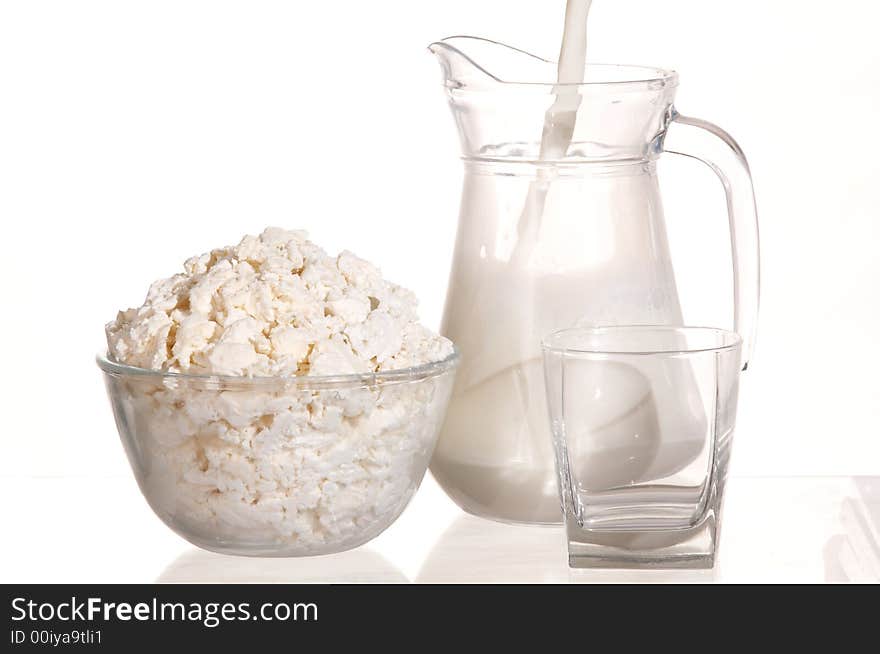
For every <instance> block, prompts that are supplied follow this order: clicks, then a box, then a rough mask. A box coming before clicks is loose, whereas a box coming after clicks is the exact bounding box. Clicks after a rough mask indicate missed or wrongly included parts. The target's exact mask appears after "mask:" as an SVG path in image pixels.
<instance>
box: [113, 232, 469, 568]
mask: <svg viewBox="0 0 880 654" xmlns="http://www.w3.org/2000/svg"><path fill="white" fill-rule="evenodd" d="M106 332H107V342H108V347H109V355H110V358H111V359H113V360H115V361H117V362H119V363H123V364H127V365H131V366H137V367H140V368H148V369H152V370H158V371H168V372H180V373H186V374H192V375H222V376H234V377H241V378H242V384H240V385H236V383H235V382H234V381H233V382H231V383H230V382H229V381H228V380H227V381H225V382H223V383H222V384H220V385H219V386H218V385H217V384H216V383H213V384H212V383H211V382H210V381H205V380H197V381H189V380H187V379H185V378H184V379H181V378H175V377H169V378H161V377H149V376H148V377H126V378H125V379H124V381H119V382H114V383H118V384H119V386H120V389H119V390H118V392H119V393H120V395H121V396H122V401H123V405H124V409H123V412H124V414H125V416H126V424H127V426H128V429H129V430H131V431H132V432H133V433H134V440H135V441H136V443H137V447H136V448H134V449H135V450H136V451H134V452H132V451H130V452H129V456H130V457H132V459H133V462H135V459H137V465H136V466H135V468H136V469H135V472H136V474H138V476H139V481H140V483H141V486H142V488H143V489H144V492H145V494H146V496H147V498H148V499H149V500H150V502H151V504H152V505H153V508H154V509H155V510H156V511H157V512H158V513H159V514H160V516H162V517H163V519H165V520H166V522H169V524H171V525H172V526H174V527H176V528H178V529H179V530H180V531H182V532H184V533H186V534H189V535H191V536H194V537H195V538H196V540H201V541H204V542H208V541H219V540H222V541H223V542H224V543H227V544H231V545H232V546H233V548H238V549H243V550H247V549H249V548H252V549H255V550H256V549H259V547H261V546H264V545H265V544H267V543H270V542H271V543H277V544H280V545H281V546H282V547H283V546H289V547H290V548H291V551H294V550H295V551H297V552H308V551H312V550H313V551H318V552H320V551H324V550H326V549H327V548H328V547H329V548H337V549H338V548H344V547H349V546H353V545H355V544H358V543H359V542H363V541H364V540H366V539H368V538H369V537H372V536H374V535H375V533H373V532H376V533H378V531H381V529H382V528H383V527H384V526H387V522H389V521H390V520H393V518H394V517H396V515H397V514H398V513H399V512H400V511H401V510H402V509H403V507H404V506H405V504H406V502H407V501H408V500H409V498H410V496H411V495H412V493H413V492H414V491H415V488H416V487H417V486H418V483H419V482H420V480H421V477H422V474H423V472H424V468H425V465H426V464H427V461H428V459H429V458H430V456H431V451H432V448H433V444H434V438H435V436H436V430H437V428H438V427H439V422H440V421H441V420H442V417H443V412H444V410H445V406H446V401H447V399H448V395H449V391H450V388H449V387H450V386H451V379H450V380H449V381H447V379H448V378H449V377H450V376H449V375H446V376H443V377H437V378H433V379H427V380H422V381H420V382H418V383H412V382H410V383H400V384H387V385H379V386H372V387H359V386H351V387H347V388H342V389H338V388H336V389H321V388H318V389H314V390H310V389H305V390H304V389H303V388H302V387H296V386H295V383H296V382H297V381H299V382H305V381H308V379H303V378H308V377H315V376H327V375H345V374H350V373H370V372H379V371H387V370H398V369H401V368H407V367H411V366H418V365H422V364H426V363H431V362H435V361H440V360H444V359H447V358H448V357H450V356H451V355H452V353H453V347H452V343H451V342H450V341H449V340H447V339H445V338H443V337H441V336H439V335H437V334H435V333H433V332H432V331H430V330H429V329H427V328H425V327H424V326H422V325H421V324H419V323H418V322H417V316H416V300H415V297H414V295H413V294H412V293H411V292H410V291H407V290H405V289H403V288H401V287H400V286H397V285H395V284H393V283H391V282H388V281H386V280H384V279H382V276H381V274H380V272H379V270H378V268H376V267H375V266H373V265H372V264H370V263H368V262H366V261H364V260H362V259H359V258H358V257H356V256H355V255H354V254H352V253H350V252H343V253H341V254H340V255H339V256H336V257H332V256H330V255H328V254H327V253H325V252H324V251H323V250H322V249H321V248H319V247H318V246H316V245H315V244H314V243H312V242H310V241H309V240H307V237H306V234H305V233H303V232H298V231H284V230H281V229H277V228H269V229H266V230H265V231H264V232H263V233H262V234H260V235H259V236H246V237H245V238H244V239H242V241H241V242H240V243H239V244H238V245H237V246H235V247H226V248H220V249H216V250H213V251H211V252H210V253H208V254H203V255H201V256H198V257H193V258H191V259H189V260H187V261H186V263H185V264H184V272H183V273H180V274H177V275H174V276H173V277H170V278H168V279H164V280H161V281H158V282H156V283H154V284H153V285H152V286H151V287H150V290H149V293H148V294H147V299H146V301H145V302H144V304H143V305H142V306H141V307H139V308H136V309H129V310H128V311H122V312H120V313H119V315H118V316H117V318H116V320H115V321H113V322H111V323H109V324H108V325H107V327H106ZM251 377H276V378H288V379H290V380H291V385H290V386H289V387H288V388H284V387H283V386H284V385H283V384H282V385H278V384H274V383H271V382H270V383H269V384H265V383H264V382H263V380H256V382H255V383H252V384H248V382H247V380H248V378H251ZM389 516H390V517H389Z"/></svg>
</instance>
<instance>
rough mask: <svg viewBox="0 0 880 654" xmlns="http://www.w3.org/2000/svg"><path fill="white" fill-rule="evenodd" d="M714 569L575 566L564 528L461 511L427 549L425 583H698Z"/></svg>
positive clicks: (711, 577) (711, 576) (711, 575)
mask: <svg viewBox="0 0 880 654" xmlns="http://www.w3.org/2000/svg"><path fill="white" fill-rule="evenodd" d="M716 576H717V568H716V569H715V570H571V569H569V567H568V552H567V549H566V543H565V533H564V531H563V529H562V527H561V526H560V527H530V526H524V525H508V524H503V523H500V522H493V521H491V520H484V519H483V518H477V517H474V516H471V515H465V516H461V517H459V518H458V519H456V521H455V522H454V523H453V524H452V525H451V526H450V527H449V528H448V529H447V530H446V531H445V532H444V533H443V534H442V535H441V536H440V538H439V539H438V540H437V542H436V543H435V545H434V547H433V548H432V549H431V551H430V552H429V553H428V556H427V558H426V559H425V562H424V564H423V565H422V568H421V570H420V571H419V575H418V577H417V578H416V581H417V582H420V583H523V584H539V583H561V584H565V583H665V582H671V583H698V582H707V581H713V580H714V579H715V578H716Z"/></svg>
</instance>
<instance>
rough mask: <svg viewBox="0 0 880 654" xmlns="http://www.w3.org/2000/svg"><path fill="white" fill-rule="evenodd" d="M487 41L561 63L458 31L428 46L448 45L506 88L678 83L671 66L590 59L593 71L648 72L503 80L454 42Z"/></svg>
mask: <svg viewBox="0 0 880 654" xmlns="http://www.w3.org/2000/svg"><path fill="white" fill-rule="evenodd" d="M464 40H469V41H483V42H485V43H491V44H493V45H497V46H501V47H504V48H508V49H509V50H511V51H513V52H517V53H520V54H523V55H527V56H529V57H531V58H533V59H535V60H536V61H539V62H541V63H544V64H548V65H551V66H556V65H557V62H555V61H552V60H550V59H545V58H544V57H540V56H538V55H535V54H532V53H531V52H528V51H527V50H522V49H521V48H517V47H515V46H512V45H508V44H506V43H501V42H500V41H494V40H492V39H487V38H484V37H481V36H471V35H467V34H457V35H454V36H447V37H446V38H444V39H440V40H439V41H434V42H433V43H431V44H429V45H428V49H429V50H431V51H432V52H433V51H434V48H446V49H448V50H452V51H454V52H455V53H457V54H458V55H459V56H461V57H463V58H464V59H466V60H467V61H468V62H469V63H470V64H471V65H472V66H473V67H474V68H475V69H476V70H479V71H480V72H481V73H483V74H484V75H486V76H487V77H489V78H491V79H492V80H494V81H495V82H498V83H499V84H503V85H505V86H506V87H522V88H523V89H541V88H550V89H552V88H556V87H566V88H577V87H584V88H602V87H608V88H614V89H621V88H626V89H630V88H633V89H639V88H643V89H645V90H656V89H659V88H670V87H671V88H674V87H677V86H678V72H677V71H675V70H672V69H668V68H660V67H657V66H648V65H643V64H612V63H600V62H595V63H594V62H587V64H586V69H587V70H588V71H589V70H590V69H593V70H598V69H604V70H626V71H630V72H635V71H637V70H640V71H644V74H642V75H637V76H633V77H632V78H628V79H608V80H590V81H584V82H563V83H559V82H555V81H547V82H537V81H524V80H515V79H514V80H509V79H502V78H500V77H498V76H497V75H495V74H494V73H492V72H490V71H489V70H486V68H485V67H484V66H481V65H480V64H478V63H477V62H475V61H474V60H473V59H472V58H471V57H470V56H469V55H468V54H467V53H465V52H463V51H462V50H461V49H459V48H457V47H456V46H455V45H454V44H455V43H456V42H459V41H464Z"/></svg>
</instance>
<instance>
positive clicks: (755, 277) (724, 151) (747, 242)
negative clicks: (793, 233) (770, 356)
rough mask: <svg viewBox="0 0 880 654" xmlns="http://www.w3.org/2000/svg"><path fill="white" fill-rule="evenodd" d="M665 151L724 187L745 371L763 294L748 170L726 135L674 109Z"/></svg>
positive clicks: (736, 320) (736, 319) (737, 325)
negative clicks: (698, 165) (692, 162)
mask: <svg viewBox="0 0 880 654" xmlns="http://www.w3.org/2000/svg"><path fill="white" fill-rule="evenodd" d="M664 150H665V151H666V152H671V153H673V154H679V155H682V156H685V157H690V158H692V159H697V160H699V161H702V162H703V163H704V164H706V165H707V166H709V167H710V168H711V169H712V170H714V171H715V174H716V175H718V178H719V179H720V180H721V183H722V184H723V185H724V192H725V193H726V195H727V214H728V219H729V223H730V247H731V251H732V253H733V301H734V305H733V308H734V313H733V316H734V318H733V321H734V329H735V330H736V331H737V332H738V333H739V335H740V336H741V337H742V339H743V370H745V369H746V368H748V366H749V360H750V359H751V356H752V351H753V349H754V347H755V332H756V329H757V321H758V303H759V299H760V292H761V251H760V243H759V237H758V210H757V207H756V205H755V191H754V187H753V186H752V174H751V172H750V171H749V164H748V162H747V161H746V156H745V154H744V153H743V151H742V148H740V147H739V144H738V143H737V142H736V141H735V140H734V139H733V137H732V136H731V135H730V134H728V133H727V132H725V131H724V130H723V129H721V128H720V127H718V126H717V125H714V124H712V123H710V122H708V121H706V120H701V119H699V118H691V117H689V116H683V115H681V114H680V113H678V112H677V111H676V110H675V109H673V110H672V112H671V115H670V124H669V128H667V132H666V135H665V138H664Z"/></svg>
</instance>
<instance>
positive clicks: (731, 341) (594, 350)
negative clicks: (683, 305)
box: [541, 325, 743, 356]
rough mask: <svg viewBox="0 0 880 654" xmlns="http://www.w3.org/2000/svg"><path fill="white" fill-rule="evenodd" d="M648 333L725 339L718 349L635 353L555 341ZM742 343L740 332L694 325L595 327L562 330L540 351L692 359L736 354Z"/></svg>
mask: <svg viewBox="0 0 880 654" xmlns="http://www.w3.org/2000/svg"><path fill="white" fill-rule="evenodd" d="M649 331H664V332H670V333H672V332H679V333H682V332H684V333H691V334H694V333H702V334H714V335H716V336H719V335H720V336H721V337H722V344H721V345H715V346H711V347H707V346H705V345H702V344H701V345H695V346H694V347H680V346H679V347H668V348H659V347H655V348H632V349H629V350H627V349H623V348H620V347H614V348H610V347H609V348H601V347H596V346H589V345H583V346H579V345H574V346H572V345H567V346H563V345H555V344H554V343H553V340H554V339H557V340H558V339H561V338H562V337H563V336H565V335H571V334H575V333H578V332H580V333H583V334H590V335H594V336H596V335H598V336H601V335H603V334H611V333H618V334H619V333H622V332H649ZM742 343H743V339H742V336H740V335H739V334H738V333H737V332H735V331H731V330H729V329H722V328H720V327H702V326H696V325H694V326H692V325H595V326H583V327H567V328H565V329H560V330H557V331H555V332H552V333H551V334H548V335H547V336H545V337H544V338H542V339H541V348H542V349H543V350H544V351H545V352H553V353H556V354H594V355H608V356H652V355H653V356H674V355H689V354H700V353H706V352H716V353H717V352H725V351H731V350H735V349H737V348H741V347H742Z"/></svg>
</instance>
